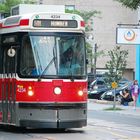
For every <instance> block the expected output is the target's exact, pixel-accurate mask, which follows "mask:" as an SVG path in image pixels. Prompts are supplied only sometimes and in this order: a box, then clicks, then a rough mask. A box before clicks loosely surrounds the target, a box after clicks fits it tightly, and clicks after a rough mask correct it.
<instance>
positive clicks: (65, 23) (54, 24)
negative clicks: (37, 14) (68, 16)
mask: <svg viewBox="0 0 140 140" xmlns="http://www.w3.org/2000/svg"><path fill="white" fill-rule="evenodd" d="M33 27H38V28H40V27H42V28H77V27H78V24H77V21H76V20H50V19H35V20H34V21H33Z"/></svg>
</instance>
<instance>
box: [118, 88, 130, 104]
mask: <svg viewBox="0 0 140 140" xmlns="http://www.w3.org/2000/svg"><path fill="white" fill-rule="evenodd" d="M120 95H121V96H122V99H121V104H122V105H128V102H131V101H132V100H131V95H130V93H129V90H128V89H124V90H123V92H122V93H120Z"/></svg>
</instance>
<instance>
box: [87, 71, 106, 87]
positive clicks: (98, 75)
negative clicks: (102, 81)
mask: <svg viewBox="0 0 140 140" xmlns="http://www.w3.org/2000/svg"><path fill="white" fill-rule="evenodd" d="M103 76H104V75H103V74H96V78H95V75H94V74H93V73H88V88H89V86H90V84H91V83H92V82H93V81H95V80H96V79H97V78H102V77H103Z"/></svg>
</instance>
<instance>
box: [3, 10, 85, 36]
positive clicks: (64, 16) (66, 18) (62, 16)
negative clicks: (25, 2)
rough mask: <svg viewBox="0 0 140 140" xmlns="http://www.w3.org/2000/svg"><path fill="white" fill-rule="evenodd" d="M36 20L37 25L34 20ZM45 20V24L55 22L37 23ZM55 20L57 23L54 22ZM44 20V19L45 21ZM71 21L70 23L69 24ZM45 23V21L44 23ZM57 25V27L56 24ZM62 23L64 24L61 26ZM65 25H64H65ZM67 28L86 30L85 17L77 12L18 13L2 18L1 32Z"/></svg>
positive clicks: (67, 29)
mask: <svg viewBox="0 0 140 140" xmlns="http://www.w3.org/2000/svg"><path fill="white" fill-rule="evenodd" d="M35 20H36V25H34V21H35ZM43 20H47V21H45V24H46V23H47V24H48V23H49V22H50V21H52V22H53V24H52V25H53V26H54V27H53V26H48V25H45V27H44V25H43V26H42V25H41V23H39V24H40V25H39V26H38V25H37V22H38V21H39V22H42V21H43ZM54 21H55V22H56V23H54ZM43 22H44V21H43ZM57 22H59V23H57ZM68 23H69V24H68ZM76 23H77V26H76ZM43 24H44V23H43ZM49 24H50V23H49ZM54 24H56V25H57V27H55V25H54ZM61 24H62V26H61ZM63 26H64V27H63ZM62 29H63V30H66V31H72V30H73V31H78V30H83V31H84V21H83V19H82V18H81V17H80V16H79V15H76V14H69V13H44V12H42V13H30V14H25V15H16V16H10V17H7V18H5V19H2V20H0V34H1V33H10V32H20V31H30V30H36V31H37V30H40V31H42V30H59V31H60V30H62Z"/></svg>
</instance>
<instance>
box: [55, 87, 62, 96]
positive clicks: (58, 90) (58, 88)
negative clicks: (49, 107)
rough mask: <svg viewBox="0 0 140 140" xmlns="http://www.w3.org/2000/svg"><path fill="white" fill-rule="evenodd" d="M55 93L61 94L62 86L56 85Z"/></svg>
mask: <svg viewBox="0 0 140 140" xmlns="http://www.w3.org/2000/svg"><path fill="white" fill-rule="evenodd" d="M54 93H55V94H57V95H59V94H61V88H60V87H55V88H54Z"/></svg>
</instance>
